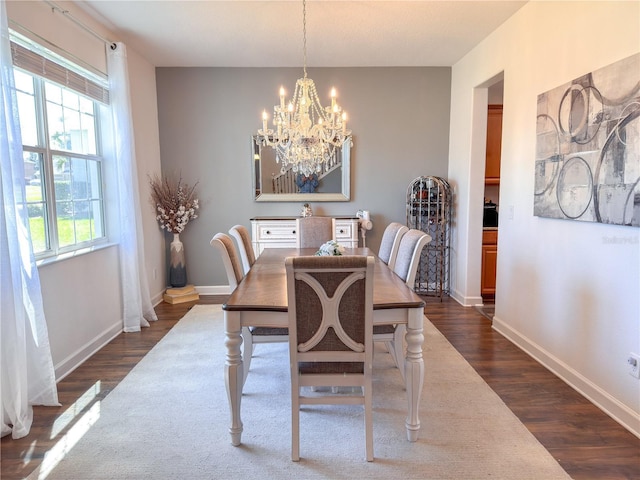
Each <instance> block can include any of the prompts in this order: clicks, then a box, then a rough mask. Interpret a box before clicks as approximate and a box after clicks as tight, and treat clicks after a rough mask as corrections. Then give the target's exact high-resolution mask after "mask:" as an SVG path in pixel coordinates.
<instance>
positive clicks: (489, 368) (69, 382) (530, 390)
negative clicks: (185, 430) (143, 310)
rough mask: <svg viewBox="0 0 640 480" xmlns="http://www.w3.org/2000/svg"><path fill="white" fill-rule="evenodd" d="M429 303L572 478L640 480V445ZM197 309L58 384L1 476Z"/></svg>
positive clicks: (470, 315)
mask: <svg viewBox="0 0 640 480" xmlns="http://www.w3.org/2000/svg"><path fill="white" fill-rule="evenodd" d="M227 298H228V297H226V296H202V297H200V300H199V301H198V302H197V303H201V304H221V303H224V302H225V301H226V300H227ZM423 298H424V300H425V301H426V307H425V313H426V314H427V316H428V317H429V319H430V320H431V321H432V323H434V325H436V327H437V328H438V329H439V330H440V331H441V332H442V333H443V334H444V335H445V337H447V339H448V340H449V342H451V344H452V345H453V346H454V347H455V348H456V349H457V350H458V351H459V352H460V353H461V354H462V355H463V356H464V357H465V358H466V360H467V361H468V362H469V363H470V364H471V365H472V366H473V367H474V368H475V369H476V371H477V372H478V373H479V374H480V375H481V376H482V378H484V380H485V381H486V382H487V383H488V384H489V385H490V386H491V388H493V389H494V390H495V391H496V393H497V394H498V395H499V396H500V397H501V398H502V400H503V401H504V402H505V403H506V404H507V406H508V407H509V408H510V409H511V410H512V411H513V412H514V414H515V415H517V416H518V418H520V420H521V421H522V422H523V423H524V425H526V427H527V428H528V429H529V430H530V431H531V432H532V434H533V435H535V436H536V438H537V439H538V440H539V441H540V443H542V444H543V445H544V446H545V448H547V450H549V452H551V454H552V455H553V456H554V457H555V458H556V459H557V460H558V462H559V463H560V465H562V467H563V468H564V469H565V470H566V471H567V473H569V475H571V477H572V478H574V479H578V480H579V479H595V478H598V479H614V480H615V479H628V480H631V479H640V439H638V438H636V437H635V436H634V435H632V434H631V433H629V432H628V431H626V430H625V429H624V428H622V427H621V426H620V425H618V424H617V423H616V422H615V421H614V420H612V419H611V418H609V417H608V416H607V415H605V414H604V413H603V412H601V411H600V410H599V409H598V408H597V407H595V406H594V405H592V404H591V403H590V402H589V401H587V400H586V399H585V398H584V397H582V396H581V395H580V394H578V393H577V392H575V391H574V390H573V389H572V388H571V387H569V386H568V385H566V384H565V383H564V382H562V381H561V380H560V379H558V378H557V377H555V376H554V375H553V374H552V373H551V372H549V371H548V370H547V369H545V368H544V367H542V366H541V365H539V364H538V363H537V362H535V361H534V360H533V359H531V358H530V357H529V356H528V355H526V354H525V353H524V352H522V351H521V350H520V349H519V348H517V347H516V346H514V345H513V344H512V343H511V342H509V341H508V340H506V339H505V338H504V337H502V336H501V335H500V334H499V333H497V332H495V331H494V330H493V329H492V328H491V322H490V321H489V320H487V319H486V318H485V317H484V316H482V315H481V314H480V313H479V312H477V311H476V310H475V309H473V308H464V307H461V306H460V305H459V304H457V303H456V302H455V301H453V300H451V299H449V298H445V299H443V301H442V302H440V301H439V299H434V298H432V297H423ZM193 304H194V303H185V304H178V305H169V304H167V303H161V304H160V305H158V306H157V307H156V312H157V314H158V319H159V320H158V321H157V322H154V323H152V325H151V327H149V328H145V329H143V330H142V332H140V334H134V335H131V334H121V335H119V336H118V337H117V338H115V339H114V340H113V341H112V342H110V343H109V344H108V345H107V346H105V347H104V348H103V349H101V350H100V351H99V352H97V353H96V354H95V355H94V356H92V357H91V358H90V359H89V360H87V362H85V363H84V364H83V365H81V366H80V367H79V368H78V369H76V370H75V371H74V372H72V373H71V374H70V375H69V376H68V377H67V378H65V379H63V380H62V381H60V382H59V383H58V394H59V398H60V402H61V403H62V406H61V407H35V408H34V422H33V426H32V429H31V433H30V434H29V435H28V436H27V437H25V438H22V439H19V440H12V439H11V438H10V437H4V438H2V442H1V445H0V447H1V450H0V454H1V458H2V466H1V471H0V478H2V479H5V480H14V479H23V478H25V477H26V476H28V475H29V474H30V473H31V472H32V471H33V470H34V469H35V468H36V467H37V466H38V465H39V464H40V463H41V461H42V459H43V458H44V455H45V454H46V452H47V451H49V450H50V449H51V448H53V447H54V446H55V445H56V444H57V443H58V442H59V441H60V439H61V438H62V437H63V436H64V435H65V434H66V433H67V432H68V431H69V429H70V428H71V427H72V426H73V425H74V424H75V422H77V421H78V419H79V418H80V417H81V416H82V415H83V414H84V413H86V412H87V411H88V410H89V409H90V408H91V406H92V405H94V404H95V403H96V402H97V401H99V400H100V399H102V398H104V397H105V396H107V395H108V394H109V392H110V391H111V390H112V389H113V388H115V387H116V386H117V385H118V383H119V382H120V381H121V380H122V379H123V378H124V377H125V376H126V375H127V373H129V371H130V370H131V369H132V368H133V367H134V366H135V365H136V364H137V363H138V362H139V361H140V360H141V359H142V358H143V357H144V355H146V353H147V352H148V351H149V350H150V349H151V348H153V346H154V345H155V344H156V343H157V342H158V341H160V339H161V338H162V337H164V335H165V334H166V333H167V332H168V331H169V330H170V329H171V328H172V327H173V325H175V323H176V322H177V321H178V320H179V319H180V318H182V316H183V315H184V314H185V313H186V312H187V311H188V310H189V309H190V308H191V307H192V306H193ZM427 368H428V367H427ZM67 418H68V419H69V420H67ZM185 475H188V473H187V472H185ZM185 478H186V477H185Z"/></svg>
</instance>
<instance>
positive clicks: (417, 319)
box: [404, 308, 424, 442]
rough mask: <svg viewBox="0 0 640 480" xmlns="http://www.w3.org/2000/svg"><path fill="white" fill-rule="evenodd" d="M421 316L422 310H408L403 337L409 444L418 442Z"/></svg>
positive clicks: (422, 379)
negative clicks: (405, 351)
mask: <svg viewBox="0 0 640 480" xmlns="http://www.w3.org/2000/svg"><path fill="white" fill-rule="evenodd" d="M423 315H424V311H423V309H422V308H410V309H408V321H407V333H406V335H405V339H406V341H407V356H406V357H405V362H404V372H405V376H404V378H405V382H406V389H407V400H408V403H409V405H408V406H409V409H408V412H407V420H406V422H405V424H406V427H407V439H408V440H409V441H410V442H415V441H416V440H418V431H419V430H420V419H419V416H418V406H419V404H420V397H421V395H422V386H423V384H424V360H423V358H422V344H423V343H424V334H423V321H424V320H423Z"/></svg>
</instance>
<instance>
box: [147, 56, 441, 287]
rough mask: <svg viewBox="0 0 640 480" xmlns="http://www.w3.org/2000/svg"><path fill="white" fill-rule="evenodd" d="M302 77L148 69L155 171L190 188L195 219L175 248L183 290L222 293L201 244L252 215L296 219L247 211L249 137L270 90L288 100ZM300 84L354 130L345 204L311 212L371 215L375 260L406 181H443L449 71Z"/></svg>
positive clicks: (354, 71)
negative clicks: (153, 90) (333, 93)
mask: <svg viewBox="0 0 640 480" xmlns="http://www.w3.org/2000/svg"><path fill="white" fill-rule="evenodd" d="M300 76H302V69H301V68H294V69H292V68H273V69H271V68H157V69H156V77H157V78H156V82H157V92H158V115H159V129H160V151H161V163H162V171H163V172H164V173H165V174H169V175H172V174H180V173H181V174H182V177H183V179H184V181H186V182H188V183H193V182H195V181H198V182H199V188H198V190H199V197H200V199H201V209H200V216H199V218H197V219H196V220H194V221H193V222H192V223H190V224H189V225H188V226H187V228H186V230H185V232H184V233H183V234H182V235H181V239H182V241H183V242H184V244H185V251H186V258H187V272H188V281H189V283H193V284H195V285H197V286H221V285H227V280H226V275H225V273H224V269H223V267H222V263H221V261H220V259H219V258H218V254H217V253H216V252H215V251H214V250H213V249H212V247H211V246H210V245H209V240H210V239H211V237H212V236H213V235H214V234H215V233H217V232H220V231H222V232H226V231H228V229H229V228H230V227H232V226H233V225H235V224H242V225H245V226H246V227H247V228H249V227H250V221H249V219H250V218H251V217H254V216H261V215H298V214H299V212H300V207H301V203H256V202H254V201H253V196H252V182H251V159H252V157H251V135H252V134H254V133H255V132H256V131H257V129H258V128H260V127H261V118H262V117H261V114H262V110H263V109H266V110H267V111H268V112H270V114H272V110H273V105H275V104H276V103H277V102H278V90H279V88H280V86H281V85H282V86H284V88H285V89H286V90H287V95H288V96H290V95H291V92H292V90H293V88H294V86H295V81H296V79H297V78H299V77H300ZM308 76H309V77H310V78H312V79H313V80H314V81H315V83H316V87H317V89H318V94H319V96H320V99H321V101H322V102H323V104H325V105H326V104H328V103H329V101H330V99H329V91H330V89H331V87H332V86H335V87H336V89H337V90H338V102H339V103H340V104H341V105H342V107H343V108H344V109H345V110H346V111H347V113H348V116H349V117H348V122H349V128H350V129H351V130H352V131H353V137H354V148H353V149H352V151H351V201H349V202H323V203H312V204H311V206H312V208H313V211H314V213H315V214H317V215H323V214H324V215H336V214H342V215H344V214H355V212H356V211H357V210H358V209H366V210H370V211H371V215H372V220H373V222H374V228H373V230H371V231H370V232H368V234H367V246H368V247H371V248H373V249H374V250H375V251H377V249H378V247H379V245H380V238H381V236H382V232H383V230H384V227H385V226H386V225H387V224H388V223H389V222H391V221H400V222H403V223H404V222H405V197H406V188H407V185H408V184H409V182H411V181H412V180H413V179H414V178H415V177H417V176H420V175H436V176H442V177H446V175H447V168H448V148H449V147H448V145H449V110H450V90H451V69H450V68H445V67H424V68H310V69H308Z"/></svg>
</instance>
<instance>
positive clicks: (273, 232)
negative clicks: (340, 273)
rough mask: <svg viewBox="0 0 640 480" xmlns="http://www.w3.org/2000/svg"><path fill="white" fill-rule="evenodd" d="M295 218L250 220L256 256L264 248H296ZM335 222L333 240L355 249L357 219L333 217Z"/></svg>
mask: <svg viewBox="0 0 640 480" xmlns="http://www.w3.org/2000/svg"><path fill="white" fill-rule="evenodd" d="M296 218H298V217H255V218H252V219H251V239H252V241H253V251H254V252H255V253H256V255H260V254H261V253H262V250H264V249H265V248H296V244H297V238H298V234H297V233H296ZM335 220H336V223H335V225H336V230H335V232H334V238H335V240H337V242H338V243H339V244H340V245H342V246H344V247H346V248H357V247H358V226H359V224H360V223H359V219H358V218H357V217H335ZM327 240H329V239H327Z"/></svg>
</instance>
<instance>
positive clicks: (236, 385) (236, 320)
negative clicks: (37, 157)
mask: <svg viewBox="0 0 640 480" xmlns="http://www.w3.org/2000/svg"><path fill="white" fill-rule="evenodd" d="M224 331H225V335H226V339H225V346H226V347H227V358H226V360H225V364H224V378H225V384H226V387H227V398H228V399H229V410H230V411H231V426H230V427H229V433H230V434H231V444H232V445H234V446H238V445H240V443H241V437H242V420H241V419H240V401H241V399H242V384H243V380H244V368H243V363H242V352H241V350H240V347H241V345H242V335H241V326H240V312H234V311H227V310H225V311H224Z"/></svg>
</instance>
